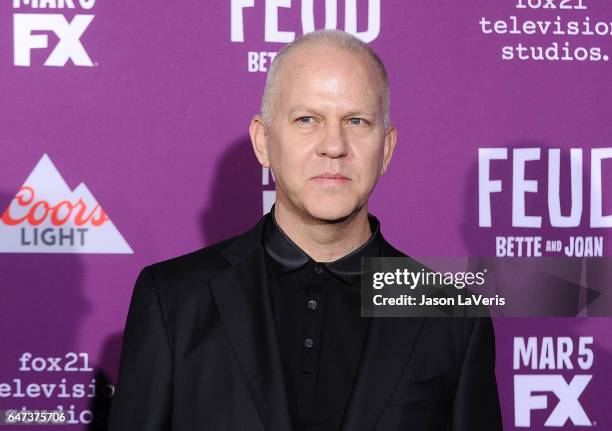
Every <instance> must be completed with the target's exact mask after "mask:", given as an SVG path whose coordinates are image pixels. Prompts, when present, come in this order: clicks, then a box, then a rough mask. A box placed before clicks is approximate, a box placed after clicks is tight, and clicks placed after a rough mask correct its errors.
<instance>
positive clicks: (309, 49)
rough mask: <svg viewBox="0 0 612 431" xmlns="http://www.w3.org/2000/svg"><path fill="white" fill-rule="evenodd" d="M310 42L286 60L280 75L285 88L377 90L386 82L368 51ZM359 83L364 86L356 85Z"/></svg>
mask: <svg viewBox="0 0 612 431" xmlns="http://www.w3.org/2000/svg"><path fill="white" fill-rule="evenodd" d="M308 45H309V46H304V47H302V46H299V47H297V48H295V51H292V52H290V53H289V55H288V57H287V58H285V59H284V64H283V67H282V68H281V69H282V70H281V71H280V74H279V75H280V76H279V78H280V79H279V81H280V84H281V87H285V88H284V90H292V89H306V87H307V86H310V87H312V88H316V89H317V90H320V91H323V92H324V91H330V92H333V91H340V90H342V89H345V90H347V91H348V90H351V89H352V90H358V91H369V90H371V91H375V92H377V91H378V88H376V86H377V85H382V82H381V80H380V74H379V72H378V70H377V68H376V65H375V64H374V61H373V60H372V59H371V58H369V56H368V55H367V54H365V53H362V52H353V51H347V50H344V49H341V48H338V47H335V46H332V45H329V44H323V43H319V44H316V45H315V43H309V44H308ZM355 85H357V86H359V87H360V88H359V89H357V88H352V87H353V86H355ZM347 86H348V87H347Z"/></svg>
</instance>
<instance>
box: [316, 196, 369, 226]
mask: <svg viewBox="0 0 612 431" xmlns="http://www.w3.org/2000/svg"><path fill="white" fill-rule="evenodd" d="M356 210H357V208H355V206H354V205H338V203H337V202H336V203H329V204H326V202H325V201H322V202H318V203H317V204H316V205H312V206H310V207H309V208H307V212H308V213H309V214H310V216H311V217H313V218H315V219H317V220H321V221H324V222H327V223H341V222H343V221H345V220H346V219H348V218H349V217H350V216H351V215H353V214H354V213H355V212H356Z"/></svg>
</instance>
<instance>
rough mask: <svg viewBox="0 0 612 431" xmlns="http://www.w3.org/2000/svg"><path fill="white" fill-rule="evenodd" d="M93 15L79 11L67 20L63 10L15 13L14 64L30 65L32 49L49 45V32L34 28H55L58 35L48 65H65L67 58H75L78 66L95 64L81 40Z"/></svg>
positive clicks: (52, 29) (54, 30) (46, 63)
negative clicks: (42, 12) (41, 12)
mask: <svg viewBox="0 0 612 431" xmlns="http://www.w3.org/2000/svg"><path fill="white" fill-rule="evenodd" d="M93 19H94V15H76V16H75V17H74V18H73V19H72V22H68V20H67V19H66V18H65V17H64V15H62V14H29V13H16V14H14V15H13V28H14V30H13V36H14V63H15V66H30V51H31V50H32V49H39V48H47V47H48V45H49V38H48V35H46V34H35V33H33V32H53V33H55V35H56V36H57V37H58V38H59V42H58V43H57V45H56V46H55V48H54V49H53V51H51V54H50V55H49V57H48V58H47V61H45V66H64V65H65V64H66V63H67V62H68V60H72V62H73V63H74V64H75V65H76V66H90V67H91V66H93V63H92V61H91V59H90V58H89V55H87V51H85V48H84V47H83V44H82V43H81V41H80V38H81V36H82V35H83V33H84V32H85V30H86V29H87V27H88V26H89V24H90V23H91V21H92V20H93Z"/></svg>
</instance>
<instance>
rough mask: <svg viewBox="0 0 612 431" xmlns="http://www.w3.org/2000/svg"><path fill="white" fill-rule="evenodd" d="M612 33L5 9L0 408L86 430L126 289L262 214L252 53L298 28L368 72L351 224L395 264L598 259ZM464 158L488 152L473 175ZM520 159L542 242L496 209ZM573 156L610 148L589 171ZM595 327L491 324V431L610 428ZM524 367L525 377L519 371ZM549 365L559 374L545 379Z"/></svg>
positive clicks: (497, 16)
mask: <svg viewBox="0 0 612 431" xmlns="http://www.w3.org/2000/svg"><path fill="white" fill-rule="evenodd" d="M313 3H314V4H313ZM73 4H74V8H72V7H70V6H72V5H73ZM34 6H38V7H34ZM311 11H312V12H311ZM334 14H335V19H334ZM611 21H612V5H610V4H609V2H607V1H604V0H582V1H580V0H571V1H566V0H563V1H562V0H553V1H550V0H548V1H546V0H542V1H540V0H530V1H527V0H522V1H520V0H515V1H513V0H508V1H506V0H504V1H497V2H490V1H485V0H477V1H471V2H466V3H463V2H456V1H446V2H435V4H433V3H432V2H431V1H424V0H409V1H400V0H382V1H380V0H378V1H377V0H370V1H368V0H346V1H344V0H339V1H334V0H332V1H326V2H324V1H322V0H315V1H314V2H313V1H312V0H310V1H308V0H302V1H297V0H293V1H291V0H284V1H283V0H280V1H279V0H277V1H272V0H267V1H264V0H250V1H249V0H233V1H229V0H227V1H220V2H214V4H213V2H202V1H196V0H187V1H183V2H181V3H180V4H177V3H175V2H167V1H161V0H157V1H149V2H124V1H118V0H106V1H101V0H100V1H98V2H96V1H95V0H82V1H78V0H73V1H60V0H57V1H54V0H48V1H45V0H39V1H38V2H37V1H35V0H30V1H25V0H21V1H18V0H15V1H14V2H13V1H12V0H11V1H9V0H6V1H3V2H2V3H1V4H0V95H1V100H2V106H1V108H0V109H1V111H0V145H1V149H2V154H3V157H2V158H1V159H0V211H4V210H5V209H6V211H5V212H4V213H3V214H4V215H3V218H2V220H1V221H0V251H1V252H2V253H1V254H0V275H1V277H0V283H1V289H0V307H1V308H0V323H1V324H2V333H3V335H4V337H3V343H2V344H3V345H2V355H0V409H9V408H21V407H23V406H25V407H27V408H28V409H42V408H45V409H56V408H58V407H61V408H62V409H63V410H66V411H67V412H68V413H69V414H68V417H69V418H71V422H72V425H70V426H66V429H72V430H77V429H88V426H89V429H94V425H95V424H97V423H99V422H103V416H104V414H103V412H104V411H105V408H106V406H107V404H108V396H109V394H110V393H111V392H112V384H113V383H114V382H115V378H116V373H117V364H118V358H119V352H120V343H121V334H122V330H123V325H124V322H125V316H126V312H127V308H128V304H129V299H130V295H131V291H132V286H133V282H134V280H135V277H136V275H137V273H138V271H139V270H140V268H141V267H142V266H144V265H146V264H150V263H152V262H155V261H159V260H162V259H166V258H170V257H173V256H176V255H178V254H182V253H185V252H188V251H191V250H194V249H196V248H200V247H202V246H204V245H206V244H211V243H213V242H215V241H218V240H221V239H223V238H226V237H228V236H230V235H233V234H236V233H239V232H241V231H243V230H245V229H247V228H248V227H250V226H251V225H253V224H254V223H255V222H256V221H257V220H258V219H259V217H261V215H262V213H263V211H264V208H267V207H268V206H269V204H270V203H271V199H272V197H273V190H274V184H273V181H272V178H271V177H269V176H268V175H266V172H265V171H262V169H261V167H260V166H259V165H258V163H257V161H256V159H255V157H254V155H253V154H252V150H251V147H250V141H249V138H248V134H247V127H248V124H249V121H250V119H251V117H252V115H253V114H254V113H256V112H257V110H258V108H259V97H260V94H261V91H262V89H263V84H264V80H265V71H266V66H267V65H268V64H269V62H270V60H271V58H272V56H273V53H275V52H277V51H278V50H279V49H280V47H281V46H282V45H283V43H284V42H287V41H290V40H292V39H293V37H294V36H299V35H301V34H302V33H303V32H304V31H308V30H309V29H312V28H323V27H324V26H328V27H337V28H340V29H346V30H347V31H351V32H353V33H355V32H357V34H358V35H359V36H360V37H361V38H362V39H364V40H366V41H367V42H370V43H371V45H372V46H373V47H374V48H375V49H376V50H377V51H378V52H379V54H380V55H381V57H382V58H383V60H384V61H385V63H386V65H387V68H388V71H389V76H390V81H391V92H392V106H391V116H392V120H393V122H394V123H395V125H396V127H397V129H398V133H399V143H398V146H397V149H396V152H395V156H394V159H393V161H392V163H391V167H390V170H389V171H388V173H387V174H386V175H385V176H384V177H383V178H382V179H381V181H380V182H379V184H378V187H377V189H376V192H375V193H374V195H373V197H372V199H371V202H370V204H371V211H372V212H373V213H374V214H376V215H377V216H378V217H379V219H380V220H381V222H382V229H383V233H384V235H385V237H386V238H387V239H388V240H389V241H390V242H391V243H393V244H394V245H395V246H396V247H398V248H400V249H402V250H403V251H405V252H406V253H408V254H411V255H420V256H468V255H472V256H495V255H496V253H497V254H499V250H498V248H497V247H496V243H497V241H498V240H497V239H496V237H498V236H499V237H502V238H505V241H511V240H512V238H515V237H517V236H530V237H533V236H541V237H542V238H543V241H548V240H550V241H553V240H554V241H561V242H562V243H563V245H568V244H569V242H570V241H571V239H570V237H572V236H580V238H584V239H585V244H586V242H588V240H587V238H592V240H593V241H595V242H597V241H602V244H603V250H597V247H595V250H594V255H595V256H597V255H603V256H610V255H612V252H610V251H609V249H608V247H607V246H608V243H606V242H605V241H606V240H608V241H609V240H610V239H609V237H610V233H609V232H610V227H612V220H610V218H611V217H612V216H608V217H607V218H606V215H609V214H612V190H611V187H610V184H611V180H612V159H610V158H609V157H610V155H609V151H612V150H610V147H612V142H611V141H610V137H611V136H612V122H610V121H609V115H610V112H611V110H610V105H611V103H612V102H610V101H611V100H612V86H610V70H611V69H610V63H609V62H608V55H612V44H611V43H610V40H611V39H610V38H611V35H612V23H611ZM573 23H575V24H573ZM483 148H507V149H508V150H507V157H506V158H505V160H493V161H491V162H490V166H491V171H490V174H489V176H483V167H484V166H485V162H484V159H481V161H480V163H479V149H483ZM520 148H539V149H540V155H539V160H530V161H526V162H525V174H524V177H525V178H526V179H528V180H537V181H538V192H537V193H536V192H531V191H528V190H527V192H526V193H525V194H524V200H525V211H524V212H525V214H523V215H529V216H541V217H542V221H541V225H540V226H539V227H526V226H525V225H524V223H525V221H524V220H525V219H526V218H525V217H523V218H521V217H520V213H521V210H520V203H521V199H522V198H521V196H523V195H521V194H520V193H519V194H516V195H515V196H514V200H513V193H512V187H513V178H514V181H515V186H517V187H520V186H521V184H523V185H524V184H526V183H525V182H524V181H523V182H522V183H521V181H520V179H521V178H522V176H521V174H520V167H521V164H520V163H517V160H519V157H520V154H521V152H520V151H518V152H517V151H516V149H520ZM556 148H558V149H560V150H561V152H560V153H561V174H560V177H561V180H560V193H559V194H558V195H557V197H555V196H553V197H552V198H549V197H548V194H547V193H548V190H549V188H550V185H549V184H548V176H549V171H550V167H549V159H551V156H550V153H549V149H556ZM571 148H576V149H582V150H583V151H582V160H578V159H576V164H575V166H573V168H572V169H573V171H572V174H571V175H573V176H574V177H575V179H576V181H578V180H579V179H582V180H583V181H582V182H581V183H577V184H578V186H577V190H582V191H583V193H582V199H581V200H580V202H582V211H581V213H580V214H578V219H577V220H578V224H577V225H571V226H569V227H558V226H554V225H553V224H554V223H553V222H551V217H550V216H549V212H550V211H549V205H550V202H551V201H552V202H555V199H556V200H557V201H558V202H560V205H561V208H562V211H561V212H562V215H563V216H565V217H568V216H569V214H570V209H571V207H572V205H574V207H575V208H577V203H578V199H577V195H576V196H574V198H572V194H571V181H570V178H571V175H570V149H571ZM593 148H602V149H608V150H604V151H603V152H602V153H601V154H599V153H598V154H599V155H600V156H601V158H602V161H601V163H595V164H593V160H596V159H597V158H596V157H594V156H593V154H592V153H591V149H593ZM606 151H608V152H606ZM481 153H482V152H481ZM606 158H607V160H606ZM487 166H488V165H487ZM581 166H582V167H583V168H582V175H579V173H580V172H579V171H578V167H581ZM598 166H599V167H600V168H598ZM598 169H600V170H601V175H600V176H601V178H600V179H599V180H600V181H599V183H598V182H597V181H596V180H597V179H598V177H597V175H595V174H596V173H597V171H598ZM594 172H595V174H594ZM593 177H594V178H595V186H594V187H592V186H591V183H592V182H593ZM516 178H518V181H517V180H516ZM479 179H480V187H479ZM494 180H501V186H502V190H501V191H499V192H497V191H493V192H492V193H490V196H491V198H490V207H489V208H490V211H491V227H487V226H486V223H484V225H483V214H484V213H483V211H485V210H486V208H487V206H485V207H483V202H485V203H486V202H487V201H486V196H489V195H487V194H486V193H483V190H485V188H486V185H487V184H489V185H490V184H491V183H489V182H486V181H494ZM64 181H65V183H64ZM483 181H484V182H483ZM81 183H83V184H85V186H83V185H81ZM597 184H599V186H597ZM529 187H531V186H529V185H527V189H528V188H529ZM559 195H560V196H559ZM517 196H518V197H517ZM597 196H599V198H598V197H597ZM597 199H599V200H600V201H601V205H600V207H601V208H599V211H597V210H598V208H597V205H595V210H594V207H593V205H594V203H593V202H595V203H596V202H597ZM479 203H480V206H479ZM483 208H484V209H483ZM576 210H577V209H576ZM513 211H515V212H516V213H517V214H518V216H517V218H516V219H515V220H513V217H512V214H513ZM593 213H595V215H596V216H599V218H598V217H595V222H593V217H594V216H593ZM107 217H108V219H107ZM568 223H571V221H568ZM508 238H510V239H508ZM543 247H544V245H543ZM515 250H516V249H515ZM585 250H586V248H585ZM548 251H550V253H549V254H551V255H559V253H554V252H552V251H551V250H548ZM585 271H586V270H585V269H584V268H582V269H579V272H577V273H576V279H577V280H578V281H582V282H585V280H587V279H588V274H585ZM588 313H589V312H587V313H586V315H588ZM583 314H584V313H583ZM594 314H595V313H593V312H592V311H591V315H594ZM600 314H601V313H600ZM603 314H605V313H603ZM610 322H611V320H610V318H606V317H581V318H549V319H541V318H540V319H535V318H532V319H524V318H523V319H521V318H503V319H501V318H500V319H496V320H495V329H496V333H497V351H498V362H497V375H498V380H499V386H500V395H501V398H502V403H503V414H504V423H505V428H506V429H509V430H512V429H515V428H517V429H526V428H527V427H529V428H531V429H545V428H546V427H549V426H550V427H552V426H555V425H559V426H562V428H561V429H564V430H565V429H567V430H573V429H583V428H584V427H588V426H592V427H597V428H599V429H600V430H608V429H612V411H611V410H610V409H609V408H606V407H607V406H609V400H608V397H607V396H608V395H609V394H610V391H609V387H610V385H611V384H612V365H611V364H612V361H611V360H610V359H611V358H610V356H611V355H612V335H611V331H610ZM529 337H536V338H534V339H531V341H530V338H529ZM568 340H569V341H568ZM529 343H535V344H533V345H531V344H529ZM530 345H531V346H532V347H533V346H535V347H536V349H537V353H538V355H534V356H533V359H536V356H537V360H536V361H535V362H534V363H533V364H531V363H529V360H527V359H525V360H524V361H523V360H519V359H521V358H522V356H521V354H524V353H525V350H526V349H527V347H528V346H530ZM568 345H571V346H572V351H571V353H568V355H569V360H568V362H567V363H565V362H560V363H557V362H556V360H552V359H551V357H552V358H553V359H554V358H555V355H558V354H559V353H560V352H561V350H562V349H564V348H565V351H567V346H568ZM563 346H565V347H563ZM522 348H523V349H522ZM521 349H522V350H521ZM517 352H518V353H517ZM47 358H60V359H59V360H57V359H51V360H49V359H47ZM530 358H531V357H530ZM523 359H524V358H523ZM568 363H569V365H570V366H571V368H569V367H568V365H567V364H568ZM532 365H533V366H532ZM559 365H561V367H560V368H561V369H559ZM526 375H527V376H532V377H527V378H525V377H524V376H526ZM544 376H548V377H544ZM551 376H552V377H551ZM585 382H586V383H585ZM538 385H540V386H538ZM542 385H544V386H542ZM547 385H548V386H547ZM536 388H539V389H536ZM566 388H569V389H568V390H566V391H564V389H566ZM94 393H95V394H96V396H93V395H94ZM568 393H569V395H568ZM538 394H539V395H540V396H543V397H545V400H546V401H547V403H546V406H545V407H537V403H538V402H539V401H538V399H537V398H536V397H537V396H538ZM560 400H561V402H560ZM540 401H541V400H540ZM558 403H559V404H558ZM557 406H561V407H560V408H559V411H557V410H556V407H557ZM91 412H96V413H97V414H92V413H91ZM585 418H586V419H585ZM92 420H93V424H89V425H88V423H89V422H92ZM60 428H61V427H60ZM23 429H27V428H23ZM557 429H559V428H557Z"/></svg>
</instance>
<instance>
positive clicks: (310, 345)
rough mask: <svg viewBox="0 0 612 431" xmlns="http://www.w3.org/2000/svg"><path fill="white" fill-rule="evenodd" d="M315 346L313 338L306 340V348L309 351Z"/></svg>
mask: <svg viewBox="0 0 612 431" xmlns="http://www.w3.org/2000/svg"><path fill="white" fill-rule="evenodd" d="M313 344H314V341H312V339H311V338H306V339H305V340H304V346H305V347H307V348H308V349H310V348H311V347H312V345H313Z"/></svg>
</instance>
